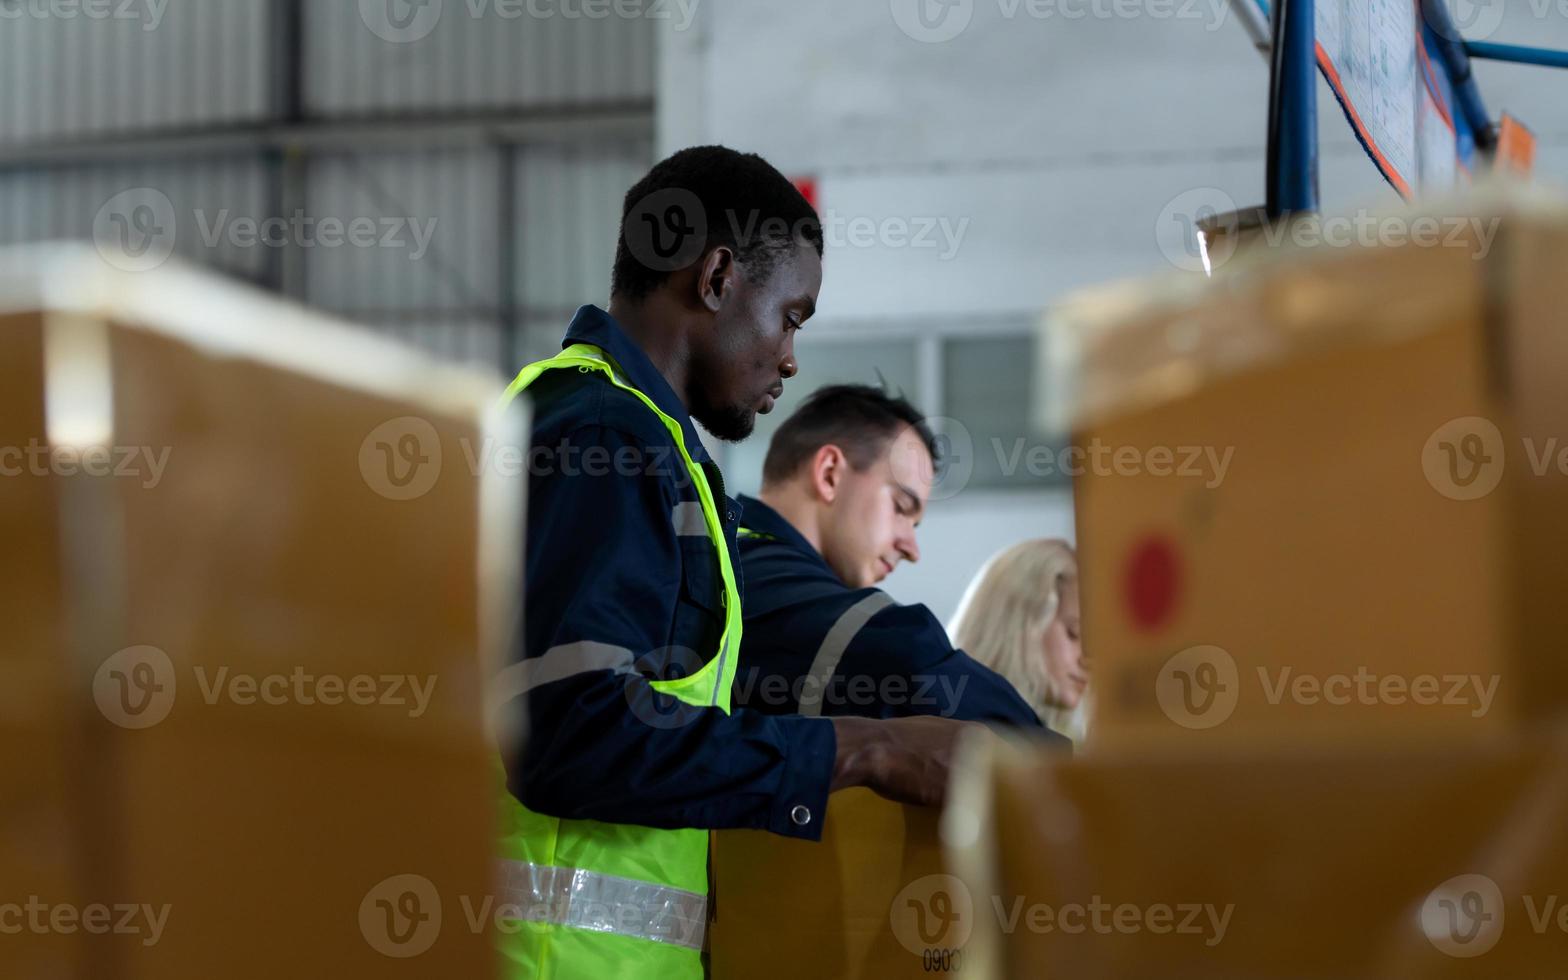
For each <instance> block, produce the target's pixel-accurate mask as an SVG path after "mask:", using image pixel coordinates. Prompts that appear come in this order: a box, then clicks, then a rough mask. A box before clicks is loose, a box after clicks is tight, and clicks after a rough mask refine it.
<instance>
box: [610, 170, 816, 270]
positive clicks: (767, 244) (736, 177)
mask: <svg viewBox="0 0 1568 980" xmlns="http://www.w3.org/2000/svg"><path fill="white" fill-rule="evenodd" d="M693 212H695V213H693ZM628 235H630V240H628ZM699 236H700V237H699ZM699 241H700V242H701V245H700V247H699V245H698V243H699ZM797 242H798V243H806V244H810V245H812V246H813V247H815V248H816V250H817V255H818V257H820V256H821V255H822V222H821V220H820V219H819V218H818V217H817V212H816V209H815V208H813V207H812V206H811V204H810V203H808V202H807V201H806V199H805V197H804V196H802V195H801V193H800V191H799V190H798V189H796V187H795V185H794V184H792V183H790V182H789V180H788V179H787V178H785V176H784V175H783V174H781V173H779V172H778V171H777V170H776V169H774V168H773V165H772V164H770V163H768V162H767V161H766V160H764V159H762V157H760V156H758V155H757V154H755V153H741V152H738V151H736V150H732V149H729V148H728V147H724V146H693V147H690V148H688V149H684V150H681V151H680V152H679V153H676V154H675V155H674V156H671V157H669V158H668V159H666V160H664V161H662V162H660V163H658V164H656V165H655V166H654V168H653V169H652V170H650V171H648V174H647V176H645V177H643V179H642V180H639V181H638V182H637V183H636V184H635V185H633V187H632V189H631V190H629V191H627V192H626V200H625V202H624V203H623V204H622V207H621V233H620V239H619V241H618V242H617V244H616V248H615V270H614V272H613V274H612V275H611V279H610V292H611V294H612V295H614V296H619V297H624V298H626V299H629V300H640V299H643V298H644V297H646V296H648V295H649V294H650V293H652V292H653V291H654V290H655V289H657V288H658V287H659V284H660V283H662V282H664V280H665V279H666V278H668V277H669V275H670V273H671V272H674V271H676V270H677V269H682V268H685V267H687V266H689V265H691V264H692V263H694V262H696V261H697V260H698V259H700V258H702V256H704V255H706V254H708V252H710V251H711V250H713V249H714V248H717V247H719V246H728V247H730V248H733V249H734V250H735V255H736V257H737V258H738V259H739V260H740V262H742V263H744V264H745V265H746V266H747V268H748V269H749V270H750V271H751V272H753V273H754V274H755V275H756V276H758V277H759V279H765V278H766V277H767V276H768V275H769V274H771V273H772V271H773V269H774V267H775V265H776V264H777V262H778V260H779V258H780V257H781V256H783V255H784V254H785V253H787V252H788V251H789V250H790V247H791V246H792V245H794V244H796V243H797Z"/></svg>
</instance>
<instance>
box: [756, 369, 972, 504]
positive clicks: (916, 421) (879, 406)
mask: <svg viewBox="0 0 1568 980" xmlns="http://www.w3.org/2000/svg"><path fill="white" fill-rule="evenodd" d="M906 427H908V428H912V429H914V430H915V432H916V434H918V435H919V436H920V441H921V442H922V443H924V444H925V447H926V451H927V452H929V453H930V454H931V462H932V464H933V465H938V464H940V463H941V453H940V451H939V450H938V449H937V443H936V436H935V435H933V434H932V432H931V427H930V426H929V425H927V424H926V420H925V416H923V415H921V414H920V412H919V411H918V410H917V409H916V408H915V407H914V406H913V405H911V404H909V402H907V401H905V400H904V399H902V398H900V397H898V396H896V395H889V394H887V393H886V392H884V391H882V390H881V389H879V388H873V387H871V386H870V385H829V386H827V387H825V388H818V389H817V390H816V391H814V392H812V393H811V395H810V396H809V397H808V398H807V399H806V400H805V401H804V402H802V403H801V406H800V408H798V409H796V410H795V414H794V415H791V416H790V417H789V418H787V419H785V420H784V424H783V425H781V426H779V429H778V431H777V432H775V433H774V434H773V441H772V442H771V443H769V445H768V456H767V459H766V460H765V461H764V462H763V464H762V482H763V483H764V484H765V485H769V486H772V485H774V484H778V483H782V482H784V481H785V480H788V479H789V478H790V477H792V476H794V475H795V473H796V472H798V471H799V470H800V468H801V467H802V466H803V465H805V464H806V462H807V461H809V460H810V459H811V457H813V456H815V455H816V452H817V450H819V449H821V448H822V447H823V446H827V445H834V446H837V447H839V448H840V449H842V450H843V451H844V455H845V456H847V457H848V458H849V465H851V466H853V467H854V468H855V469H856V470H857V471H861V472H864V471H865V470H866V469H867V468H868V467H870V466H871V465H872V464H874V463H876V462H877V461H878V460H880V459H881V458H882V455H883V454H884V453H885V452H887V446H888V443H890V442H892V441H893V440H894V439H896V438H898V435H899V433H901V432H902V431H903V430H904V429H905V428H906Z"/></svg>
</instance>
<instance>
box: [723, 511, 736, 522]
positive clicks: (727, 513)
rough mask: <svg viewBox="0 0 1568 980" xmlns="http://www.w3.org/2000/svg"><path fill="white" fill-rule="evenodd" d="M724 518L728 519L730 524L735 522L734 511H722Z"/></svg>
mask: <svg viewBox="0 0 1568 980" xmlns="http://www.w3.org/2000/svg"><path fill="white" fill-rule="evenodd" d="M724 519H725V520H726V521H729V522H730V523H731V524H734V523H735V512H734V511H733V510H727V511H725V512H724Z"/></svg>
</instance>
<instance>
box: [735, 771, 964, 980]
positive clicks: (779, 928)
mask: <svg viewBox="0 0 1568 980" xmlns="http://www.w3.org/2000/svg"><path fill="white" fill-rule="evenodd" d="M937 816H938V814H937V811H936V810H932V809H924V808H919V807H906V806H900V805H898V804H896V803H890V802H888V801H887V800H884V799H882V798H881V797H879V796H877V795H876V794H874V793H872V792H871V791H870V790H866V789H852V790H844V791H842V792H839V793H835V794H833V796H832V798H831V800H830V802H829V804H828V813H827V820H826V822H825V823H824V824H823V835H822V840H821V842H820V843H812V842H809V841H796V840H787V839H785V838H782V837H778V836H776V835H774V834H769V833H766V832H763V831H751V830H729V831H722V832H719V833H716V834H714V835H713V850H712V861H713V882H714V891H713V899H714V921H713V924H712V926H711V928H710V930H709V937H710V945H711V949H712V967H713V976H714V978H715V980H771V978H778V980H786V978H789V980H793V978H795V977H834V978H840V980H856V978H864V980H885V978H886V980H894V978H898V977H926V976H931V975H933V974H935V975H948V976H952V975H958V976H962V975H964V944H965V942H966V940H967V934H968V929H969V922H968V920H967V919H965V920H955V919H953V918H952V916H951V909H950V907H948V906H947V905H944V904H943V903H942V902H941V901H940V900H938V901H937V904H936V907H935V908H932V907H930V902H929V899H930V898H931V896H932V893H933V892H943V891H944V890H948V889H944V884H945V883H947V882H951V881H952V880H953V879H951V878H949V877H948V876H947V875H946V873H945V870H944V865H943V859H942V849H941V844H940V841H939V840H938V837H937Z"/></svg>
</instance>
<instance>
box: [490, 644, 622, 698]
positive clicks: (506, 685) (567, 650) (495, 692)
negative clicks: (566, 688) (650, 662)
mask: <svg viewBox="0 0 1568 980" xmlns="http://www.w3.org/2000/svg"><path fill="white" fill-rule="evenodd" d="M634 663H636V658H635V657H633V656H632V652H631V651H630V650H628V649H626V648H625V647H618V646H613V645H611V644H609V643H595V642H593V641H592V640H581V641H579V642H577V643H563V644H562V645H560V646H558V647H551V648H550V649H549V650H546V651H545V653H544V654H543V655H542V656H538V657H533V658H531V659H529V660H524V661H523V662H522V663H516V664H512V665H511V666H510V667H508V668H506V669H505V670H503V671H501V672H500V673H499V674H497V675H496V677H495V680H494V681H493V682H492V683H491V685H490V702H491V704H504V703H506V702H507V701H510V700H512V699H513V698H516V697H521V696H522V695H524V694H527V693H528V692H529V691H531V690H533V689H534V688H536V687H538V686H540V685H541V684H549V683H551V682H552V681H560V680H565V679H566V678H568V677H575V676H577V675H578V674H586V673H589V672H590V671H595V670H611V671H614V672H615V673H617V674H629V673H631V672H632V665H633V664H634Z"/></svg>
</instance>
